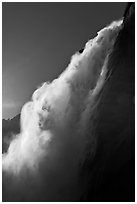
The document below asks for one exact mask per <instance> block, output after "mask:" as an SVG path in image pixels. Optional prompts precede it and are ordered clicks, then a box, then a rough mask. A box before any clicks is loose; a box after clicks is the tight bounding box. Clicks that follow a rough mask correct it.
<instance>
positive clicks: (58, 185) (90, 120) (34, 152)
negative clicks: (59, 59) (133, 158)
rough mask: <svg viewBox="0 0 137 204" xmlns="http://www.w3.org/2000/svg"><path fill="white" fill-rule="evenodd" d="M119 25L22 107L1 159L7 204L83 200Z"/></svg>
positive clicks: (91, 43)
mask: <svg viewBox="0 0 137 204" xmlns="http://www.w3.org/2000/svg"><path fill="white" fill-rule="evenodd" d="M121 23H122V20H120V21H115V22H113V23H111V24H110V25H109V26H107V27H105V28H103V29H102V30H101V31H99V32H98V35H97V37H95V38H94V39H91V40H89V41H88V42H87V43H86V45H85V48H84V50H83V52H82V53H80V52H77V53H75V54H74V55H73V56H72V58H71V61H70V64H69V65H68V67H67V68H66V70H65V71H64V72H63V73H62V74H61V75H60V76H59V77H58V78H57V79H55V80H53V81H52V82H45V83H43V84H42V85H41V86H40V87H39V88H38V89H37V90H36V91H35V92H34V93H33V96H32V100H31V101H30V102H28V103H26V104H25V105H24V106H23V108H22V111H21V120H20V126H21V132H20V133H19V134H18V135H15V136H14V137H13V140H12V141H11V143H10V146H9V149H8V151H7V153H4V154H3V159H2V170H3V191H4V194H3V197H4V200H5V201H77V200H79V198H80V196H81V194H82V188H81V186H80V185H79V169H80V166H81V165H82V163H83V162H84V160H85V158H86V154H87V149H88V150H89V147H90V157H91V158H94V155H95V153H96V143H97V139H98V138H97V137H95V134H94V127H95V123H94V121H95V118H96V115H97V113H98V109H97V108H98V103H99V100H100V97H101V93H102V90H103V87H104V84H105V82H106V80H107V77H108V69H107V63H108V59H109V56H110V54H111V52H112V49H113V45H114V43H115V39H116V37H117V35H118V33H119V31H120V29H121ZM53 60H54V59H53Z"/></svg>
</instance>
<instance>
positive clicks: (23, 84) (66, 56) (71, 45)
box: [2, 2, 126, 118]
mask: <svg viewBox="0 0 137 204" xmlns="http://www.w3.org/2000/svg"><path fill="white" fill-rule="evenodd" d="M125 7H126V3H119V2H118V3H112V2H111V3H93V2H91V3H82V2H81V3H66V2H64V3H51V2H50V3H47V2H44V3H14V2H13V3H6V2H4V3H2V67H3V68H2V70H3V80H2V91H3V94H2V96H3V118H11V117H13V116H15V115H16V114H18V113H19V112H20V109H21V106H22V105H23V104H24V103H25V102H27V101H28V100H30V99H31V95H32V93H33V92H34V90H35V89H36V88H37V87H38V86H39V85H40V84H41V83H42V82H45V81H51V80H53V79H54V78H56V77H57V76H58V75H59V74H60V73H61V72H62V71H63V70H64V69H65V68H66V67H67V65H68V63H69V61H70V58H71V55H72V54H74V53H75V52H76V51H78V50H80V49H82V48H83V47H84V45H85V43H86V42H87V41H88V40H89V39H91V38H93V37H95V36H96V33H97V31H99V30H100V29H101V28H103V27H104V26H106V25H107V24H109V23H110V22H111V21H113V20H117V19H119V18H120V17H122V15H123V13H124V10H125Z"/></svg>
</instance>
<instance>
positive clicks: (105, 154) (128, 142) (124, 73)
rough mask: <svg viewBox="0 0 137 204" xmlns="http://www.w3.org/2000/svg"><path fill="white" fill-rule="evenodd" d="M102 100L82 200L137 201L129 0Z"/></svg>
mask: <svg viewBox="0 0 137 204" xmlns="http://www.w3.org/2000/svg"><path fill="white" fill-rule="evenodd" d="M108 69H109V73H110V77H109V80H108V81H107V83H106V85H105V87H104V90H103V93H102V97H101V100H100V104H99V106H98V107H99V109H98V116H97V127H96V131H95V134H96V137H98V145H97V152H96V156H95V157H94V159H93V161H92V160H91V158H87V160H86V161H85V163H84V165H83V167H82V171H81V178H82V179H81V180H82V181H81V182H82V185H83V189H84V192H85V193H83V197H82V198H81V201H95V202H96V201H98V202H102V201H111V202H112V201H113V202H117V201H123V202H125V201H126V202H127V201H128V202H129V201H130V202H131V201H135V130H134V128H135V115H134V95H135V93H134V91H135V90H134V87H135V78H134V77H135V5H134V3H129V4H128V6H127V8H126V11H125V14H124V21H123V25H122V30H121V31H120V32H119V35H118V37H117V39H116V42H115V46H114V49H113V51H112V54H111V56H110V58H109V64H108Z"/></svg>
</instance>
